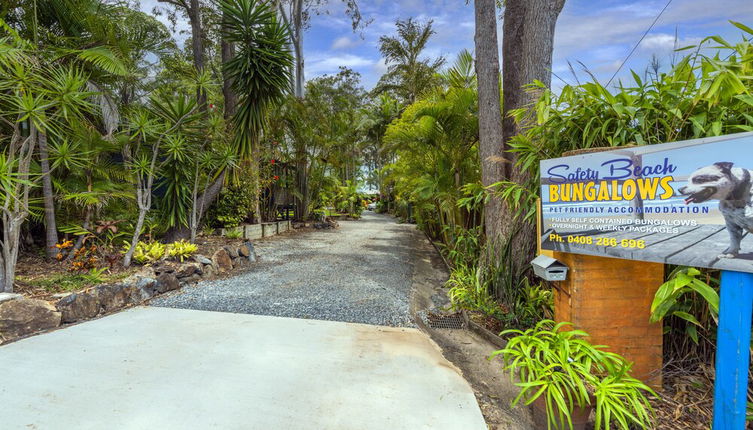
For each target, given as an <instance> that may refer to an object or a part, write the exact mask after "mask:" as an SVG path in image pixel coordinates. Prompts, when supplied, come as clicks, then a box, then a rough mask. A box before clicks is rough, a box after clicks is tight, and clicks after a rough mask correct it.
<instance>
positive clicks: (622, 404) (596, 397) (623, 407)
mask: <svg viewBox="0 0 753 430" xmlns="http://www.w3.org/2000/svg"><path fill="white" fill-rule="evenodd" d="M569 325H570V323H566V322H561V323H555V322H554V321H551V320H543V321H540V322H539V323H538V324H536V326H535V327H534V328H530V329H528V330H525V331H521V330H505V331H503V332H502V333H501V335H502V336H509V339H508V341H507V346H506V347H505V348H504V349H501V350H498V351H495V352H494V353H493V354H492V355H491V357H490V358H493V357H496V356H501V357H502V362H503V369H504V370H505V371H509V372H510V377H511V378H512V380H513V382H514V383H515V385H517V386H518V387H520V388H521V391H520V393H519V394H518V396H517V397H516V398H515V399H514V400H513V401H512V404H513V405H515V404H517V403H518V402H520V401H521V400H523V401H524V402H525V404H531V403H533V402H534V401H536V400H537V399H539V398H542V399H543V402H544V404H545V407H546V414H547V426H548V428H549V429H552V428H555V429H572V420H571V414H572V413H573V411H574V410H575V409H576V408H587V407H590V406H593V407H594V408H595V410H596V422H595V428H596V429H599V430H601V429H604V430H607V429H611V428H620V429H622V430H630V428H631V426H633V425H635V426H638V427H640V428H643V429H646V428H649V426H650V425H651V422H652V415H653V410H652V408H651V405H650V403H649V401H648V399H647V397H646V395H655V393H654V392H653V390H651V388H649V387H648V386H646V385H645V384H644V383H643V382H641V381H639V380H637V379H635V378H633V377H631V376H630V374H629V373H630V367H631V364H630V363H628V362H627V361H625V359H624V358H623V357H622V356H620V355H619V354H616V353H613V352H608V351H606V350H605V349H606V347H605V346H600V345H592V344H591V343H589V342H588V341H587V340H586V338H587V337H588V334H587V333H585V332H583V331H581V330H572V329H569V328H568V326H569ZM516 377H517V378H518V380H519V382H515V378H516Z"/></svg>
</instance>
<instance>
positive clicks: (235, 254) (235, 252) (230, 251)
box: [223, 245, 238, 259]
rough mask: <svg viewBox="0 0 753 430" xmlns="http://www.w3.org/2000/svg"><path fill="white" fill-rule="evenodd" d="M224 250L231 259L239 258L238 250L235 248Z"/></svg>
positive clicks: (226, 247) (228, 247)
mask: <svg viewBox="0 0 753 430" xmlns="http://www.w3.org/2000/svg"><path fill="white" fill-rule="evenodd" d="M223 249H224V250H225V251H226V252H227V255H229V256H230V258H231V259H232V258H238V249H236V248H235V247H234V246H230V245H227V246H224V247H223Z"/></svg>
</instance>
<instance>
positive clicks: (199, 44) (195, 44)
mask: <svg viewBox="0 0 753 430" xmlns="http://www.w3.org/2000/svg"><path fill="white" fill-rule="evenodd" d="M157 1H159V2H160V3H167V4H170V5H173V6H175V7H176V8H177V10H180V11H181V12H183V13H184V14H185V15H186V16H187V17H188V22H189V24H191V54H192V55H193V64H194V68H195V69H196V75H197V76H200V75H202V74H203V73H204V68H205V64H204V63H205V61H204V36H205V35H204V33H205V32H204V27H203V25H202V20H201V7H202V5H201V3H200V2H199V0H157ZM155 9H156V8H155ZM171 19H173V20H174V17H173V18H171ZM196 100H197V101H198V103H199V109H201V110H205V109H206V103H207V95H206V91H205V90H204V89H203V88H201V87H199V88H197V89H196Z"/></svg>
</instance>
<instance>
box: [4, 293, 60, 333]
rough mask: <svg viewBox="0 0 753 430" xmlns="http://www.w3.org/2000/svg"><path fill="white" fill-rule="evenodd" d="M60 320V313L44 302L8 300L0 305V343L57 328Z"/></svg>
mask: <svg viewBox="0 0 753 430" xmlns="http://www.w3.org/2000/svg"><path fill="white" fill-rule="evenodd" d="M60 318H61V316H60V312H58V311H57V310H56V309H55V307H54V306H53V305H51V304H50V303H47V302H45V301H44V300H35V299H26V298H16V299H14V300H6V301H4V302H2V303H0V341H3V342H5V341H8V340H11V339H15V338H17V337H21V336H25V335H27V334H31V333H35V332H38V331H42V330H47V329H51V328H55V327H57V326H59V325H60Z"/></svg>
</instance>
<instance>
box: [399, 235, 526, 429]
mask: <svg viewBox="0 0 753 430" xmlns="http://www.w3.org/2000/svg"><path fill="white" fill-rule="evenodd" d="M413 234H414V235H416V238H415V241H416V243H420V245H416V248H417V249H418V252H417V253H416V255H415V258H414V267H413V297H412V300H411V312H412V313H413V315H414V316H415V318H416V321H417V324H418V325H419V326H420V328H421V329H422V330H424V331H425V332H426V333H428V334H429V335H430V336H431V338H432V339H433V340H434V342H436V343H437V345H439V347H440V348H441V349H442V354H443V355H444V357H445V358H446V359H447V360H449V361H450V362H452V363H453V364H454V365H455V366H457V367H458V368H459V369H460V371H461V372H462V374H463V377H464V378H465V379H466V380H467V381H468V382H469V383H470V384H471V387H472V388H473V391H474V392H475V394H476V399H477V400H478V404H479V407H480V408H481V412H482V413H483V415H484V418H485V419H486V423H487V424H488V425H489V428H490V429H491V430H529V429H530V430H534V429H535V427H534V425H533V420H532V417H531V412H530V410H529V408H528V407H527V406H521V405H517V406H516V407H514V408H512V407H511V406H510V402H511V401H512V400H513V399H514V398H515V396H516V395H517V394H518V388H517V387H516V386H515V385H513V383H512V382H511V381H510V378H509V377H508V376H507V375H506V374H503V373H502V371H501V363H500V362H499V360H497V359H494V360H488V357H489V356H490V355H491V353H492V352H494V351H495V350H497V349H498V347H497V346H496V345H494V344H492V343H491V342H489V341H488V340H486V339H484V338H483V337H481V336H479V335H478V334H476V333H475V332H473V331H470V330H463V329H434V328H430V327H428V326H427V325H426V324H424V323H423V321H422V319H421V318H420V316H419V314H420V312H421V311H425V310H431V309H434V310H439V309H442V308H446V307H447V306H448V305H449V301H448V299H447V293H446V290H444V289H443V285H444V282H445V281H446V280H447V278H448V276H449V275H448V273H447V269H446V266H445V265H444V262H443V261H442V259H441V257H440V256H439V255H438V253H437V252H436V250H435V249H434V247H433V246H432V245H431V244H430V243H429V241H428V240H427V239H426V237H425V236H424V235H423V234H422V233H421V232H419V231H418V230H416V231H414V232H413Z"/></svg>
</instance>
